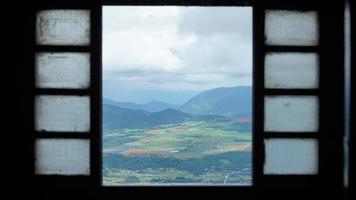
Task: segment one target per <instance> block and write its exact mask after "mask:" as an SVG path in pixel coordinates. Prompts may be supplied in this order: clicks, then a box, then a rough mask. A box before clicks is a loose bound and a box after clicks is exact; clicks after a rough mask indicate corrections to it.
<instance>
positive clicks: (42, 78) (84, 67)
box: [36, 53, 90, 88]
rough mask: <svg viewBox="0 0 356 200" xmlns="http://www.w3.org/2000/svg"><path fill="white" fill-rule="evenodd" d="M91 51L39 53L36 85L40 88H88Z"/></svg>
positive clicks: (37, 56)
mask: <svg viewBox="0 0 356 200" xmlns="http://www.w3.org/2000/svg"><path fill="white" fill-rule="evenodd" d="M89 79H90V56H89V53H38V54H37V55H36V86H37V87H39V88H87V87H88V86H89V83H90V80H89Z"/></svg>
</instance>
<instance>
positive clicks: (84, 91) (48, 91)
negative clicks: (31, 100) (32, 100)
mask: <svg viewBox="0 0 356 200" xmlns="http://www.w3.org/2000/svg"><path fill="white" fill-rule="evenodd" d="M94 92H95V91H93V89H44V88H35V91H34V94H35V95H76V96H82V95H91V94H92V93H94Z"/></svg>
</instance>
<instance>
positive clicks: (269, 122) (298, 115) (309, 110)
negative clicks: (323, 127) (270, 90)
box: [264, 96, 319, 132]
mask: <svg viewBox="0 0 356 200" xmlns="http://www.w3.org/2000/svg"><path fill="white" fill-rule="evenodd" d="M318 107H319V102H318V98H317V97H315V96H268V97H265V122H264V130H265V131H277V132H278V131H286V132H303V131H311V132H312V131H317V130H318V124H319V123H318V122H319V120H318V113H319V109H318Z"/></svg>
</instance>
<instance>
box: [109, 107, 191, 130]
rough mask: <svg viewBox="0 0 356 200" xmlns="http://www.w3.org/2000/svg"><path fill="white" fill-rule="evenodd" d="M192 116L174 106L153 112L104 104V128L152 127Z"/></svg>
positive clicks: (178, 121)
mask: <svg viewBox="0 0 356 200" xmlns="http://www.w3.org/2000/svg"><path fill="white" fill-rule="evenodd" d="M191 118H192V116H191V115H189V114H187V113H184V112H181V111H179V110H176V109H172V108H169V109H166V110H163V111H160V112H152V113H151V112H147V111H144V110H133V109H127V108H121V107H118V106H114V105H108V104H104V105H103V128H104V130H113V129H123V128H152V127H154V126H158V125H163V124H172V123H180V122H183V121H184V120H187V119H191Z"/></svg>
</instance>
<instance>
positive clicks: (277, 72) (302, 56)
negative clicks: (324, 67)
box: [265, 53, 319, 88]
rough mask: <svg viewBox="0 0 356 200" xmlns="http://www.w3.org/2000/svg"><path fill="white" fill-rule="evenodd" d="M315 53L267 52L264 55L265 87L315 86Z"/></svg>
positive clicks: (316, 63)
mask: <svg viewBox="0 0 356 200" xmlns="http://www.w3.org/2000/svg"><path fill="white" fill-rule="evenodd" d="M318 85H319V61H318V54H316V53H269V54H267V55H266V57H265V87H266V88H317V87H318Z"/></svg>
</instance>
